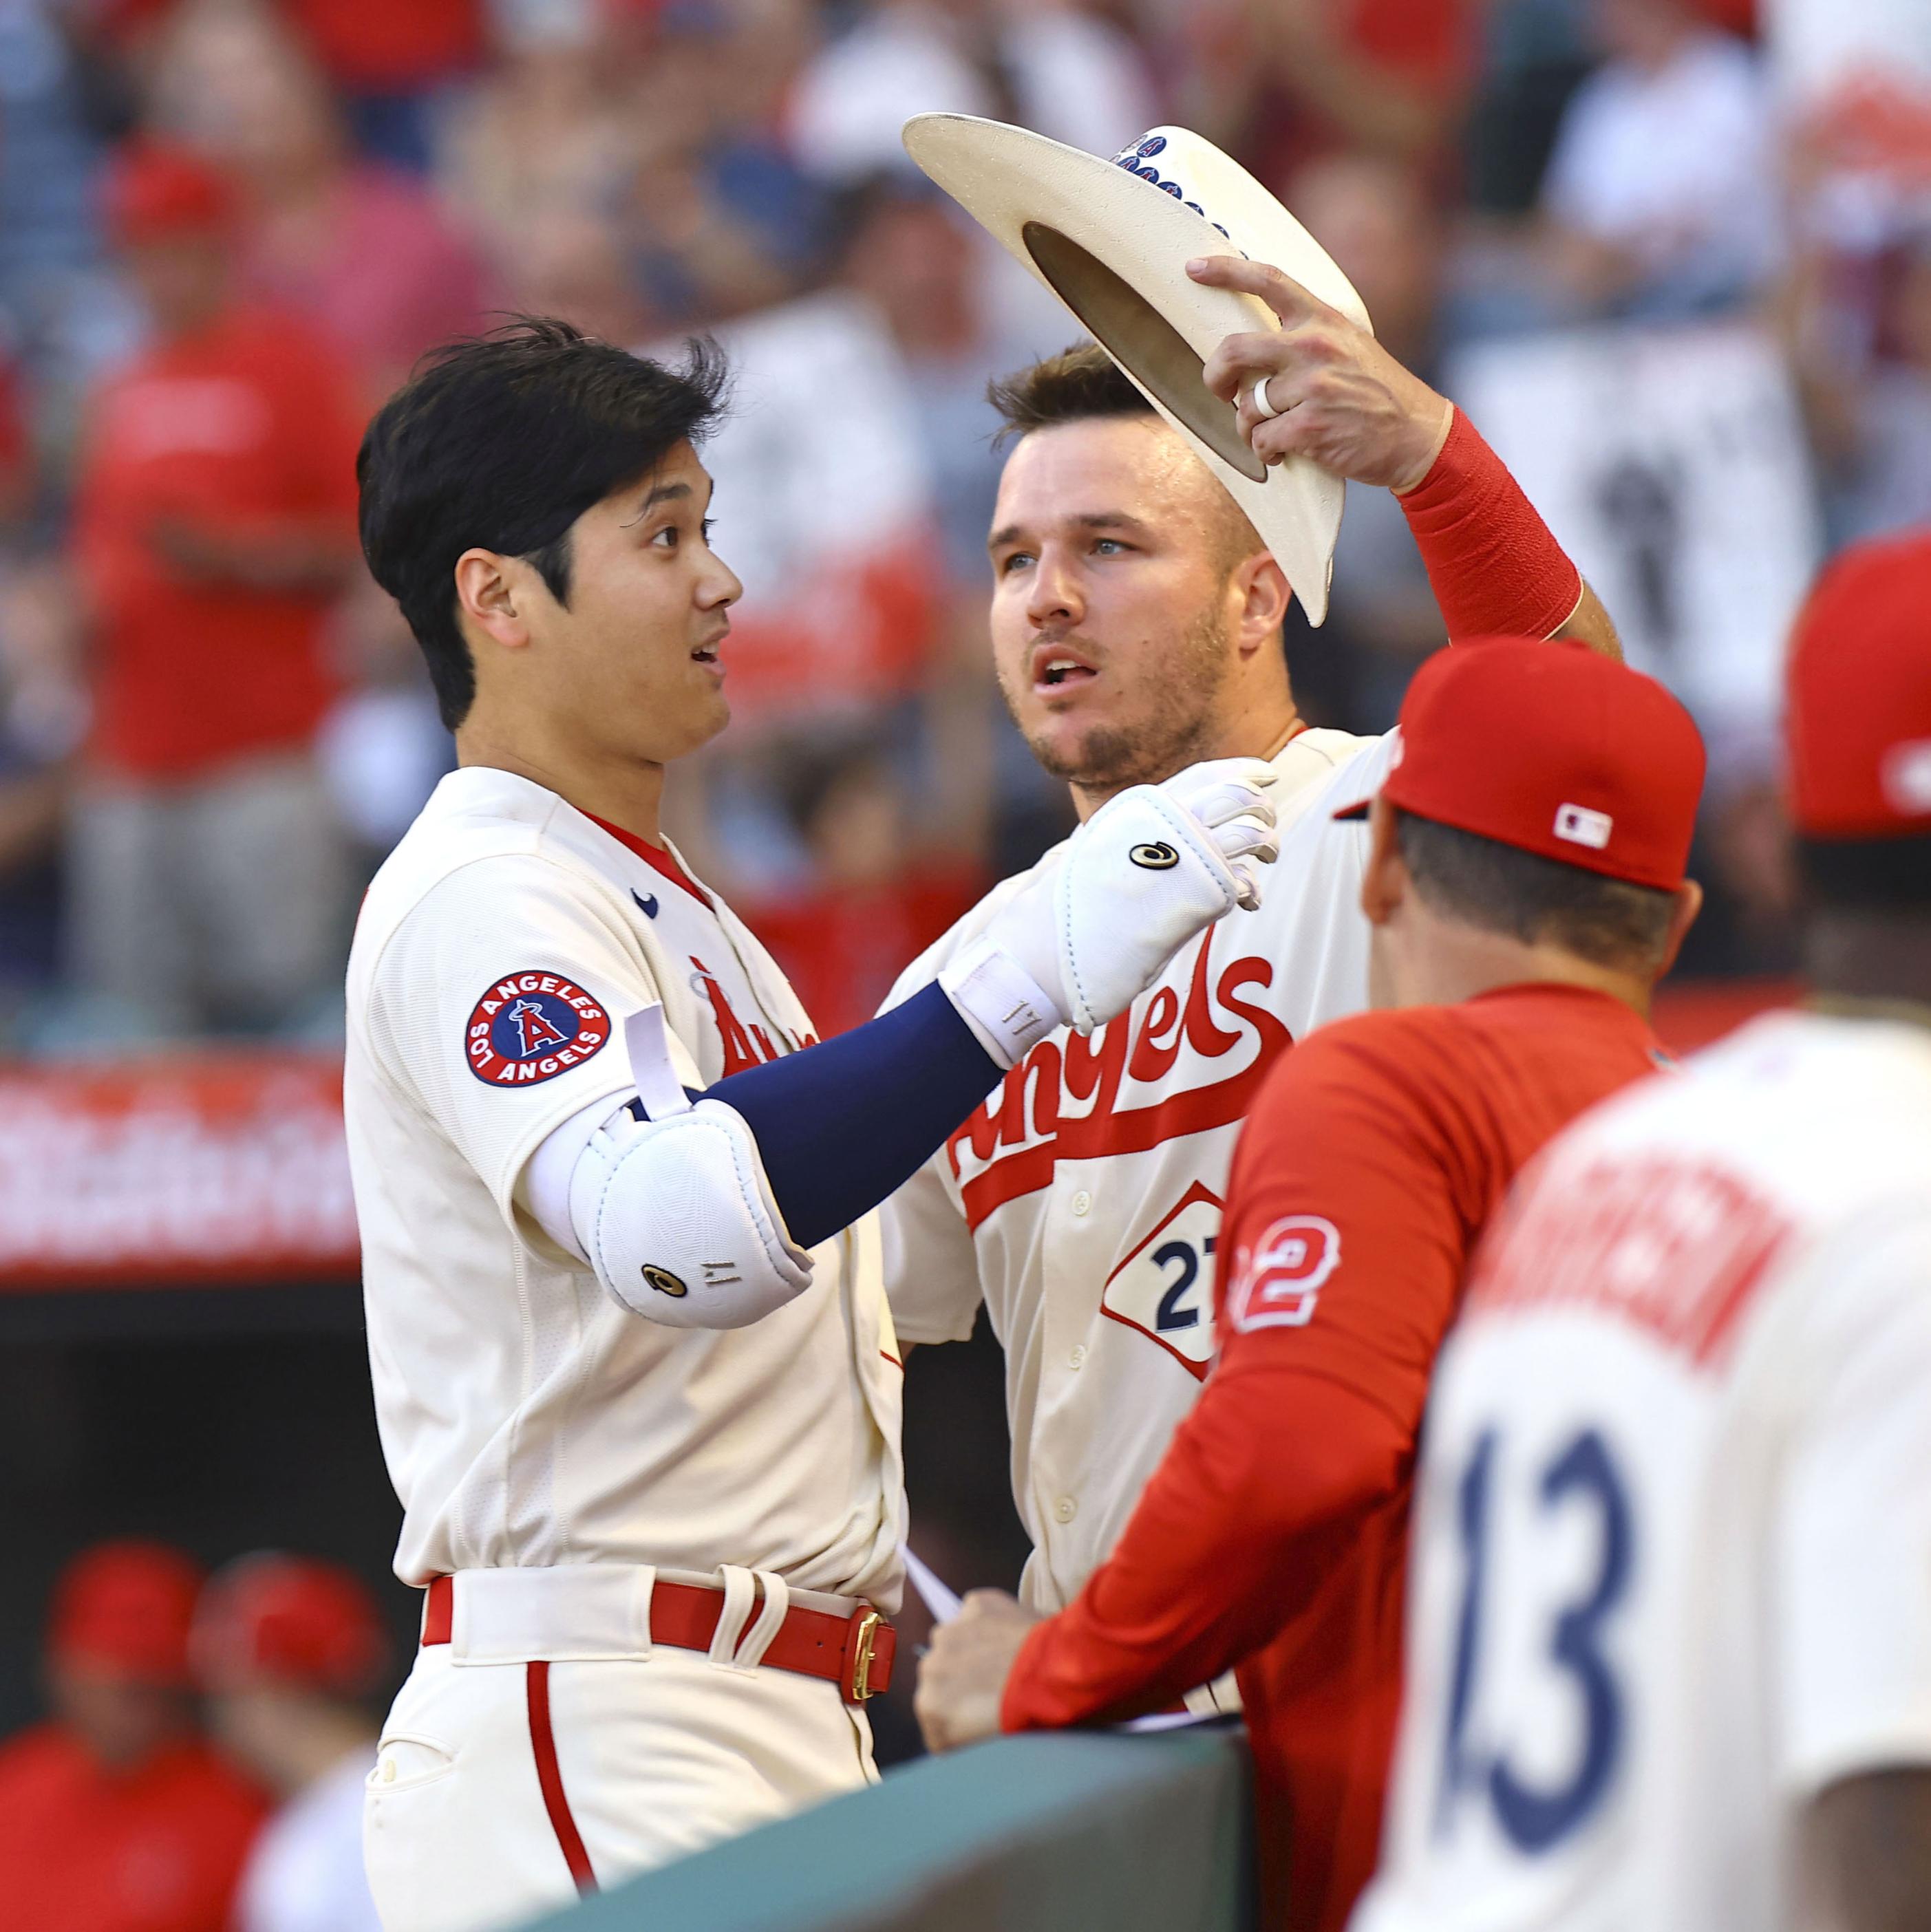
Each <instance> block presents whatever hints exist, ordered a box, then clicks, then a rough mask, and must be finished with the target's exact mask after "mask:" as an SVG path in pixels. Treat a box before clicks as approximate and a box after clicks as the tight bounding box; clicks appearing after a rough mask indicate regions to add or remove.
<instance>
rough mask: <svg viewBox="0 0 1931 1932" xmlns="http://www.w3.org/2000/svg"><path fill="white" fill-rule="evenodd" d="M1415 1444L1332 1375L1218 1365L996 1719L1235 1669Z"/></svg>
mask: <svg viewBox="0 0 1931 1932" xmlns="http://www.w3.org/2000/svg"><path fill="white" fill-rule="evenodd" d="M1408 1446H1409V1439H1408V1435H1407V1432H1406V1431H1404V1430H1402V1429H1401V1428H1400V1427H1398V1425H1397V1424H1396V1423H1395V1421H1393V1420H1392V1418H1390V1417H1389V1416H1388V1415H1386V1413H1385V1412H1383V1410H1382V1409H1381V1408H1380V1406H1378V1405H1377V1404H1376V1403H1371V1402H1370V1401H1368V1400H1367V1399H1366V1398H1365V1397H1362V1396H1360V1395H1357V1394H1355V1393H1354V1392H1353V1391H1351V1390H1350V1389H1347V1388H1344V1387H1343V1386H1342V1385H1341V1384H1340V1383H1338V1382H1332V1381H1330V1380H1329V1379H1328V1378H1327V1377H1326V1376H1319V1375H1308V1374H1305V1373H1302V1372H1301V1371H1300V1370H1295V1369H1290V1368H1283V1367H1281V1366H1280V1365H1279V1364H1278V1363H1277V1362H1273V1361H1268V1360H1266V1358H1257V1360H1255V1361H1254V1363H1253V1364H1252V1365H1251V1367H1250V1368H1248V1369H1246V1370H1243V1371H1242V1372H1240V1373H1221V1372H1218V1371H1217V1372H1216V1373H1215V1375H1214V1376H1212V1377H1211V1378H1210V1379H1209V1381H1208V1383H1207V1385H1206V1388H1204V1389H1203V1391H1201V1394H1200V1400H1199V1401H1198V1402H1197V1403H1196V1404H1195V1405H1194V1408H1193V1410H1192V1412H1191V1413H1190V1414H1189V1415H1188V1417H1187V1418H1186V1420H1185V1421H1184V1422H1183V1423H1182V1424H1181V1425H1180V1427H1179V1430H1177V1431H1176V1433H1175V1435H1174V1438H1173V1442H1172V1444H1171V1445H1170V1447H1169V1448H1168V1450H1167V1454H1166V1457H1164V1460H1162V1462H1161V1465H1160V1467H1159V1469H1158V1470H1157V1471H1156V1472H1155V1474H1154V1477H1153V1480H1152V1481H1151V1482H1150V1483H1149V1484H1148V1485H1147V1487H1146V1490H1145V1491H1144V1492H1143V1494H1142V1495H1141V1497H1140V1503H1139V1506H1138V1507H1137V1508H1136V1509H1135V1510H1134V1514H1133V1517H1132V1520H1131V1522H1129V1523H1128V1526H1127V1528H1126V1532H1125V1535H1123V1536H1122V1538H1121V1539H1120V1541H1119V1547H1117V1548H1116V1550H1114V1552H1113V1555H1112V1556H1110V1558H1109V1559H1107V1562H1104V1564H1102V1565H1101V1566H1100V1568H1098V1570H1096V1571H1095V1572H1094V1573H1093V1575H1092V1577H1091V1578H1089V1580H1088V1582H1087V1584H1086V1589H1084V1590H1083V1591H1082V1592H1080V1595H1079V1596H1078V1597H1077V1598H1076V1599H1075V1600H1074V1602H1073V1603H1071V1604H1069V1605H1068V1607H1067V1608H1066V1609H1065V1610H1062V1612H1060V1613H1059V1615H1058V1616H1055V1617H1050V1618H1049V1619H1047V1621H1046V1622H1044V1623H1043V1624H1041V1625H1039V1626H1038V1628H1037V1629H1035V1631H1033V1632H1032V1634H1031V1635H1030V1636H1029V1637H1028V1638H1027V1639H1026V1643H1025V1646H1024V1647H1023V1649H1021V1651H1020V1654H1019V1656H1018V1658H1017V1660H1016V1661H1015V1662H1014V1666H1013V1672H1012V1675H1011V1677H1009V1678H1008V1679H1007V1681H1006V1689H1005V1698H1004V1700H1003V1701H1002V1703H1001V1706H1000V1709H999V1724H1000V1728H1001V1729H1002V1730H1008V1731H1023V1730H1046V1729H1050V1728H1053V1727H1059V1726H1061V1725H1065V1724H1090V1723H1095V1722H1099V1723H1116V1722H1118V1721H1120V1720H1122V1719H1123V1718H1130V1717H1134V1716H1137V1715H1139V1714H1140V1713H1141V1712H1145V1711H1152V1710H1158V1709H1160V1708H1161V1706H1164V1705H1167V1704H1170V1703H1173V1702H1174V1701H1175V1700H1176V1699H1178V1698H1179V1697H1181V1696H1182V1694H1184V1693H1185V1692H1186V1691H1190V1690H1191V1689H1192V1688H1193V1687H1194V1685H1197V1684H1205V1683H1206V1682H1209V1681H1210V1680H1211V1679H1213V1678H1215V1677H1217V1676H1219V1675H1220V1673H1221V1672H1222V1671H1224V1670H1231V1669H1232V1668H1233V1666H1234V1665H1235V1664H1238V1663H1239V1662H1240V1661H1242V1658H1245V1657H1248V1656H1249V1655H1251V1653H1252V1652H1254V1651H1256V1650H1258V1649H1260V1647H1261V1646H1262V1645H1263V1644H1264V1643H1266V1642H1267V1641H1268V1640H1269V1639H1270V1638H1271V1637H1272V1636H1273V1635H1274V1634H1275V1631H1277V1630H1278V1628H1280V1626H1281V1623H1282V1622H1283V1621H1284V1617H1285V1616H1286V1614H1287V1613H1288V1612H1289V1611H1290V1610H1291V1609H1292V1608H1293V1598H1294V1597H1295V1595H1296V1592H1297V1591H1298V1589H1300V1588H1303V1587H1305V1584H1306V1582H1307V1580H1308V1577H1310V1576H1311V1575H1318V1574H1319V1572H1320V1565H1319V1564H1318V1563H1317V1562H1312V1561H1311V1560H1310V1556H1309V1550H1308V1546H1309V1545H1310V1544H1319V1543H1320V1541H1321V1540H1322V1539H1323V1537H1324V1536H1326V1535H1327V1534H1329V1532H1331V1531H1332V1530H1333V1529H1334V1528H1335V1526H1338V1525H1345V1524H1346V1523H1349V1522H1351V1521H1353V1520H1356V1519H1357V1518H1359V1517H1360V1516H1361V1515H1362V1514H1364V1513H1365V1511H1368V1509H1370V1508H1372V1507H1373V1506H1374V1505H1375V1504H1377V1502H1380V1501H1381V1500H1382V1499H1383V1498H1384V1497H1386V1496H1389V1495H1391V1494H1392V1493H1393V1491H1394V1489H1395V1484H1396V1483H1397V1481H1398V1480H1399V1475H1400V1471H1401V1467H1402V1464H1403V1458H1404V1456H1405V1454H1406V1453H1407V1448H1408Z"/></svg>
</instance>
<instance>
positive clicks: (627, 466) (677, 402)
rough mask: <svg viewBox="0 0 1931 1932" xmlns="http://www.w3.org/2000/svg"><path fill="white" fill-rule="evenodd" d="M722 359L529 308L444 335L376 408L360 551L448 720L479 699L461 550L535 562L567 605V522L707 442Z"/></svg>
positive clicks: (363, 463)
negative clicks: (655, 348)
mask: <svg viewBox="0 0 1931 1932" xmlns="http://www.w3.org/2000/svg"><path fill="white" fill-rule="evenodd" d="M724 393H725V363H724V357H723V354H722V351H720V350H719V349H718V348H717V347H716V345H715V344H712V343H709V342H703V341H692V342H691V343H690V344H688V345H687V353H686V361H685V362H684V365H683V367H682V368H667V367H666V366H665V365H663V364H662V363H660V362H650V361H648V360H647V359H644V357H642V356H632V355H631V354H630V353H629V352H628V351H627V350H622V349H618V348H615V347H613V346H612V345H611V344H609V343H607V342H599V341H596V339H595V338H593V337H590V336H587V335H584V333H583V332H582V331H581V329H573V328H572V326H570V325H569V323H566V322H557V321H554V320H548V319H547V318H543V317H530V316H518V317H514V318H512V320H509V322H507V323H505V324H504V325H503V326H502V327H501V328H500V329H493V330H491V332H489V333H488V335H482V336H478V337H474V338H469V339H467V340H464V341H458V342H452V343H448V344H445V345H444V346H443V347H441V348H440V349H437V350H432V351H431V353H430V354H429V355H428V356H425V358H424V359H423V360H422V362H420V363H419V364H418V365H416V370H415V371H414V373H413V374H412V375H411V376H410V379H409V380H408V381H407V383H404V385H403V386H402V387H401V389H398V390H397V392H395V395H392V396H391V397H390V398H389V401H387V402H386V403H385V404H383V406H382V407H381V408H380V410H377V412H376V413H375V416H374V420H373V421H371V423H370V425H369V426H368V431H367V433H366V434H365V435H364V437H363V438H362V449H361V452H360V453H359V455H357V457H356V481H357V482H358V483H359V485H360V487H361V492H362V511H361V519H362V554H363V556H365V557H366V558H367V559H368V565H369V570H370V571H371V574H372V575H373V576H374V578H375V580H376V581H377V583H380V585H381V586H382V587H383V589H385V590H386V591H387V592H389V595H391V596H392V597H393V598H395V601H397V603H398V604H400V605H401V607H402V614H403V615H404V617H406V618H407V619H408V620H409V628H410V629H411V630H412V631H414V632H415V634H416V642H417V643H419V644H420V645H421V646H422V655H423V656H424V657H425V658H426V659H427V660H428V665H429V679H430V682H431V684H432V685H434V687H435V691H436V703H437V709H439V710H440V712H442V715H443V723H444V724H446V725H447V726H448V727H449V729H450V730H452V731H453V730H455V728H456V727H457V726H458V725H459V724H461V722H462V721H463V719H464V717H465V716H466V715H467V713H468V711H469V708H470V703H471V702H472V701H473V699H474V698H475V696H476V665H475V664H474V662H473V661H472V659H471V658H470V651H469V646H467V644H466V643H464V640H463V634H462V631H461V629H460V628H459V627H458V624H457V621H456V589H455V565H456V559H458V557H459V556H461V555H462V553H464V550H469V549H471V548H481V549H484V550H495V551H497V552H498V553H500V554H501V555H503V556H515V557H521V558H523V559H524V560H525V561H527V562H529V563H530V564H531V565H533V566H534V567H535V568H536V569H537V570H538V571H539V572H540V573H541V574H542V578H543V581H544V583H545V584H547V585H548V586H549V589H550V592H551V595H553V596H554V598H556V599H557V601H558V602H559V603H560V604H567V603H568V602H569V592H570V547H569V530H570V526H571V525H572V523H575V521H576V520H577V519H578V517H580V516H581V515H582V514H583V513H584V511H586V510H587V509H589V508H591V506H592V505H594V504H596V503H600V502H602V500H603V499H604V498H605V497H606V496H608V495H609V494H610V493H611V491H612V490H617V489H620V488H622V487H623V485H624V484H626V483H629V482H631V481H634V480H635V479H636V478H639V477H641V476H644V475H647V474H648V473H649V472H650V469H651V468H652V466H653V465H654V464H656V463H659V462H660V461H661V460H662V459H663V458H664V457H665V456H666V455H668V454H669V452H671V450H672V449H674V448H675V447H676V446H677V445H678V444H679V443H684V442H692V441H695V440H697V439H698V437H699V436H700V435H701V433H702V432H703V431H704V428H706V427H707V425H709V424H710V422H713V419H715V418H716V416H717V415H718V413H719V410H721V409H722V407H723V403H724Z"/></svg>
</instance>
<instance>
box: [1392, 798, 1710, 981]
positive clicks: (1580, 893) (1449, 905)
mask: <svg viewBox="0 0 1931 1932" xmlns="http://www.w3.org/2000/svg"><path fill="white" fill-rule="evenodd" d="M1395 835H1396V837H1397V838H1398V841H1399V842H1400V845H1401V856H1402V857H1403V858H1404V859H1405V860H1406V861H1407V865H1408V870H1409V872H1410V874H1411V875H1412V877H1413V879H1414V881H1415V889H1416V891H1417V892H1419V893H1420V894H1421V895H1422V898H1424V899H1425V900H1426V901H1427V902H1428V904H1430V905H1431V906H1432V907H1434V909H1435V910H1436V911H1437V912H1438V913H1443V914H1444V915H1445V916H1447V917H1448V918H1450V919H1459V920H1461V922H1462V923H1463V924H1464V925H1467V926H1476V927H1479V929H1481V930H1482V932H1497V933H1501V934H1503V935H1505V936H1506V937H1507V938H1510V939H1517V940H1520V941H1521V942H1522V944H1524V946H1533V945H1536V944H1539V943H1542V942H1544V941H1546V942H1547V943H1548V944H1550V945H1551V946H1559V947H1561V948H1562V950H1563V951H1564V952H1565V953H1575V955H1576V956H1578V958H1580V959H1587V960H1588V961H1589V962H1590V963H1591V964H1592V965H1597V966H1607V967H1608V968H1611V970H1612V971H1616V972H1627V973H1653V972H1655V971H1656V970H1657V968H1659V967H1660V966H1661V965H1662V962H1663V958H1664V954H1665V950H1666V949H1667V947H1668V944H1669V929H1670V920H1671V916H1672V914H1673V913H1674V910H1675V907H1676V895H1675V894H1674V892H1663V891H1661V890H1659V889H1658V888H1657V887H1656V886H1638V885H1632V883H1629V880H1626V879H1612V878H1609V877H1605V875H1604V874H1602V873H1600V872H1590V871H1584V869H1583V868H1582V867H1581V866H1580V865H1564V864H1563V863H1562V862H1561V861H1560V859H1547V858H1545V857H1543V856H1542V854H1541V853H1539V852H1524V851H1521V850H1518V848H1517V847H1515V846H1513V845H1505V844H1503V843H1502V842H1501V841H1500V840H1499V839H1494V838H1483V837H1482V835H1480V834H1479V832H1464V831H1462V830H1461V829H1460V828H1459V827H1458V826H1452V825H1444V824H1443V823H1441V822H1440V820H1438V819H1433V818H1423V817H1421V816H1420V815H1419V814H1418V813H1416V812H1412V811H1397V812H1396V813H1395Z"/></svg>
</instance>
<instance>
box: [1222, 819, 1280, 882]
mask: <svg viewBox="0 0 1931 1932" xmlns="http://www.w3.org/2000/svg"><path fill="white" fill-rule="evenodd" d="M1214 844H1215V847H1216V848H1217V849H1218V851H1219V853H1220V855H1221V857H1222V858H1223V859H1227V860H1228V861H1230V865H1229V870H1230V871H1231V870H1232V869H1233V868H1232V865H1231V861H1233V860H1234V859H1248V858H1252V859H1258V860H1259V861H1260V863H1261V864H1263V865H1272V864H1273V862H1275V859H1278V857H1279V856H1281V845H1280V841H1278V839H1277V838H1275V835H1274V828H1273V826H1272V825H1263V824H1262V823H1260V820H1258V819H1254V818H1236V819H1235V820H1233V821H1232V822H1231V823H1229V824H1226V825H1222V826H1218V827H1216V828H1215V832H1214Z"/></svg>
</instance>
